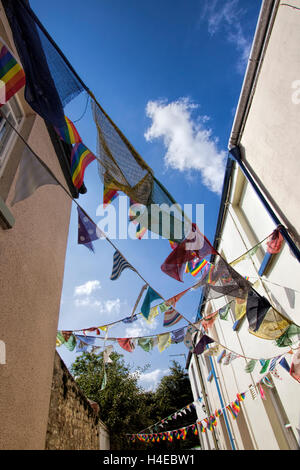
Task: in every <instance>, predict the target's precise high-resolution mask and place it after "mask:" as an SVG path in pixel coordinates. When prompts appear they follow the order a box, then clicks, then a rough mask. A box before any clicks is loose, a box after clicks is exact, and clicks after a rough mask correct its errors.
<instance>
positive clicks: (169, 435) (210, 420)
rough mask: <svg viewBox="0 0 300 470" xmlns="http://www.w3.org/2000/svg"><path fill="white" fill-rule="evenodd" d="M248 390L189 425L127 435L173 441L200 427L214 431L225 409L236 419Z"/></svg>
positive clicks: (146, 440) (203, 431)
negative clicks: (157, 431)
mask: <svg viewBox="0 0 300 470" xmlns="http://www.w3.org/2000/svg"><path fill="white" fill-rule="evenodd" d="M247 392H248V390H247V391H246V392H243V393H237V395H236V399H235V400H234V401H232V402H230V403H228V404H227V405H226V406H224V407H223V408H220V409H217V410H215V412H214V414H213V415H210V416H206V418H203V419H201V420H197V421H196V423H193V424H189V425H188V426H184V427H181V428H179V429H173V430H171V431H162V432H159V433H144V432H143V431H141V432H139V433H137V434H126V436H128V439H129V440H130V441H132V442H135V441H136V439H138V440H139V441H143V442H148V443H149V442H160V440H162V441H165V440H168V441H170V442H172V441H173V439H174V438H175V439H183V440H185V439H186V437H187V433H188V431H192V432H193V434H194V435H198V429H199V431H200V432H201V433H205V432H206V431H207V430H209V431H212V430H213V429H214V428H215V427H216V426H217V424H218V422H217V418H220V416H222V414H223V413H224V411H225V410H228V412H229V414H230V416H231V417H232V419H234V420H235V419H236V418H237V417H238V415H239V412H240V410H241V402H243V401H244V400H245V396H246V393H247ZM149 428H150V426H149ZM149 428H146V429H149Z"/></svg>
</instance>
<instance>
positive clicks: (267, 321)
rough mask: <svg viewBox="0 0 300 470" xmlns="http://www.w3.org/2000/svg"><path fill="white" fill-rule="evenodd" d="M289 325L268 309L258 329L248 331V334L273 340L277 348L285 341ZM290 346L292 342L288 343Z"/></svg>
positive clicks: (273, 310) (277, 313)
mask: <svg viewBox="0 0 300 470" xmlns="http://www.w3.org/2000/svg"><path fill="white" fill-rule="evenodd" d="M290 325H291V322H290V321H289V320H287V319H286V318H285V317H283V316H282V315H281V314H280V313H279V312H278V311H277V310H275V309H274V308H270V309H269V310H268V311H267V313H266V315H265V317H264V319H263V321H262V322H261V325H260V326H259V328H258V329H257V330H256V331H253V330H252V329H249V333H251V334H252V335H254V336H257V337H258V338H261V339H269V340H275V341H276V344H277V346H279V347H280V344H282V345H284V343H285V341H286V340H287V337H288V333H287V332H288V329H289V326H290ZM291 327H292V325H291ZM299 332H300V329H299ZM287 341H289V340H287ZM290 344H292V342H290Z"/></svg>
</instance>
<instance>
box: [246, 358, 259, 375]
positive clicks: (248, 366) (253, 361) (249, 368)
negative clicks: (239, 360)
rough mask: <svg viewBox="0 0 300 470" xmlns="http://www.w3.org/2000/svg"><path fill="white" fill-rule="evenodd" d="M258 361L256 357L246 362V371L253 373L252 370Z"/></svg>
mask: <svg viewBox="0 0 300 470" xmlns="http://www.w3.org/2000/svg"><path fill="white" fill-rule="evenodd" d="M256 363H257V360H256V359H251V360H250V361H249V362H248V363H247V364H246V367H245V372H247V373H248V374H251V372H253V370H254V367H255V366H256Z"/></svg>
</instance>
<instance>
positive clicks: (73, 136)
mask: <svg viewBox="0 0 300 470" xmlns="http://www.w3.org/2000/svg"><path fill="white" fill-rule="evenodd" d="M65 121H66V124H65V126H64V127H63V128H57V127H56V128H55V130H56V132H57V133H58V135H59V137H60V138H61V140H63V141H64V142H66V143H67V144H70V145H73V144H80V142H82V140H81V137H80V135H79V134H78V131H77V129H76V127H75V126H74V124H73V122H72V121H71V120H70V119H69V118H68V117H67V116H65Z"/></svg>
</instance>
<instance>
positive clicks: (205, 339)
mask: <svg viewBox="0 0 300 470" xmlns="http://www.w3.org/2000/svg"><path fill="white" fill-rule="evenodd" d="M210 343H214V340H213V339H212V338H210V337H209V336H207V335H203V336H202V337H201V339H200V341H199V342H198V343H197V346H196V347H195V349H194V351H193V353H194V354H198V355H200V354H202V353H203V351H204V349H205V348H206V346H207V345H208V344H210Z"/></svg>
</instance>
